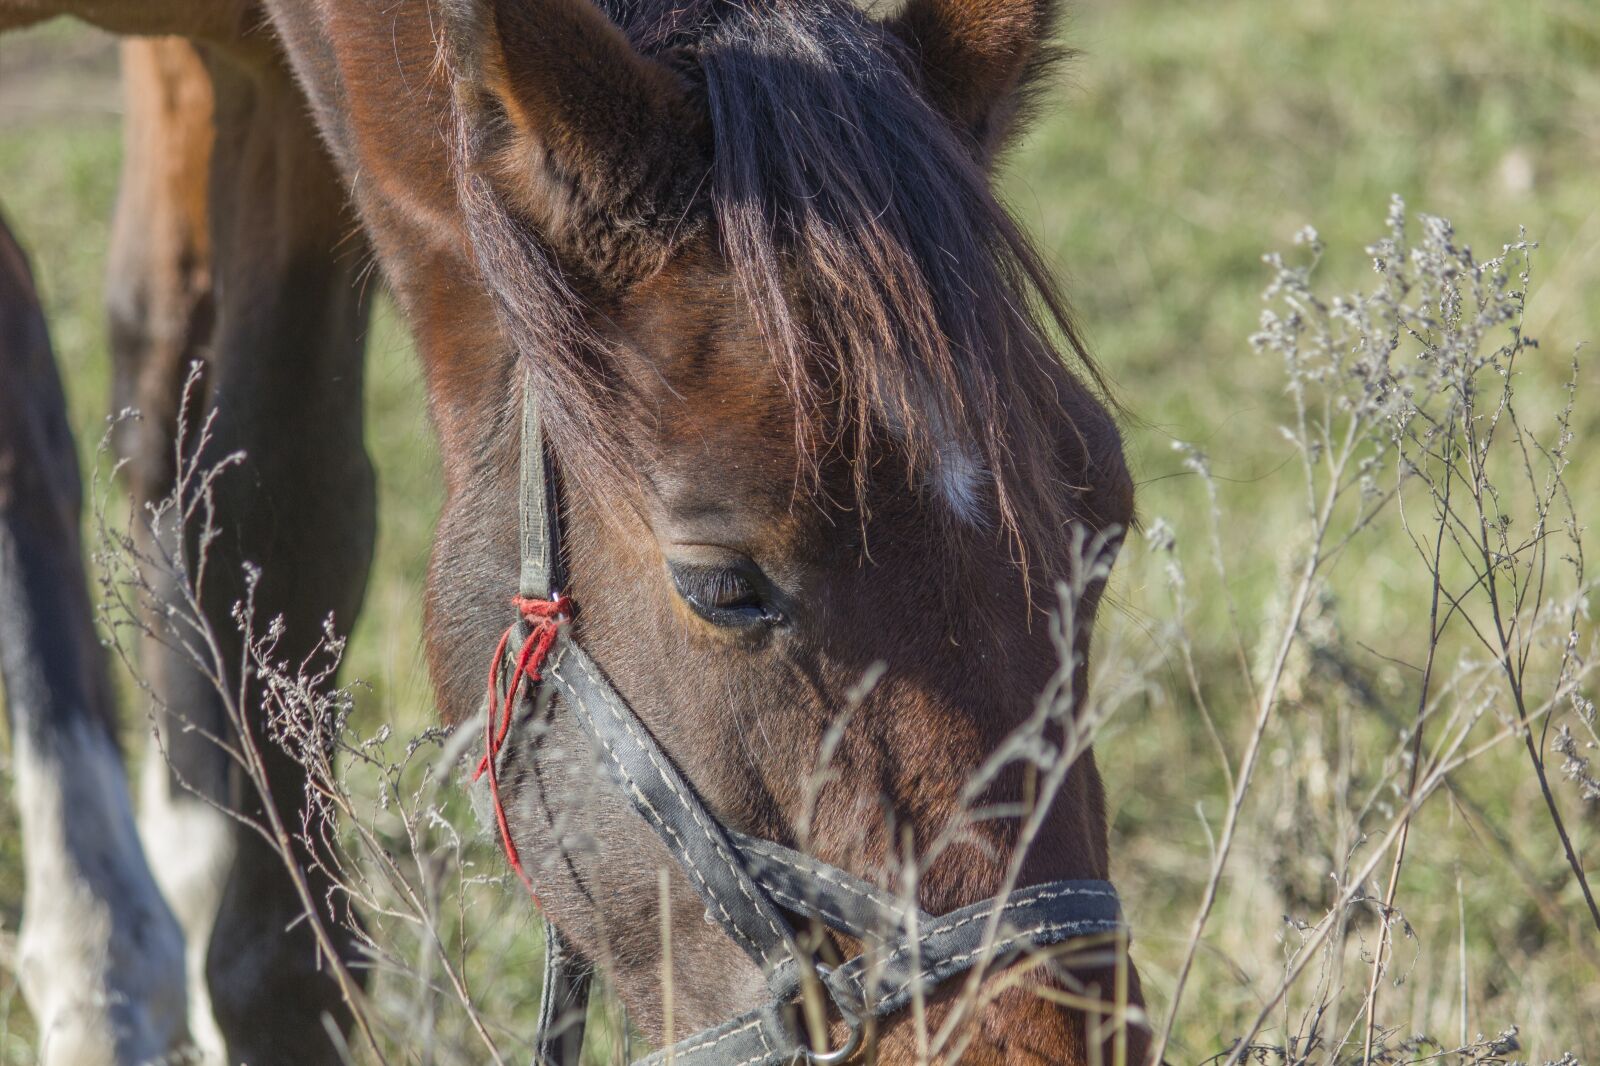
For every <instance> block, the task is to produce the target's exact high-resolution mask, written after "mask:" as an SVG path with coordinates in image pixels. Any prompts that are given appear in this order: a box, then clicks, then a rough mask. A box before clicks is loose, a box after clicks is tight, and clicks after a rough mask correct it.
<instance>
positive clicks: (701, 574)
mask: <svg viewBox="0 0 1600 1066" xmlns="http://www.w3.org/2000/svg"><path fill="white" fill-rule="evenodd" d="M667 570H668V571H669V572H670V573H671V575H672V584H673V586H674V587H675V588H676V589H677V590H678V595H680V596H682V597H683V601H684V602H685V603H687V604H688V605H689V607H690V609H691V610H693V611H694V613H695V614H698V615H699V616H700V617H701V618H704V619H705V620H706V621H708V622H710V623H711V624H712V625H716V626H725V627H727V628H730V629H742V628H745V627H748V626H756V625H775V624H776V623H778V622H781V621H783V615H782V614H781V613H779V612H778V611H777V610H776V609H775V608H774V607H772V605H771V604H770V603H769V602H768V601H767V598H766V596H764V595H763V593H762V586H763V585H764V584H765V582H763V581H761V579H760V577H759V576H758V575H757V574H754V573H751V572H749V571H748V570H747V569H746V568H743V567H736V566H704V565H695V564H690V563H668V564H667Z"/></svg>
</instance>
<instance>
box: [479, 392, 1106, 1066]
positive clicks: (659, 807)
mask: <svg viewBox="0 0 1600 1066" xmlns="http://www.w3.org/2000/svg"><path fill="white" fill-rule="evenodd" d="M521 468H522V474H521V477H522V483H521V489H520V491H519V494H518V495H519V510H520V519H519V524H520V534H521V537H520V541H521V551H522V565H521V575H520V581H519V590H518V591H519V594H518V596H517V597H516V598H515V600H514V603H515V605H516V606H517V609H518V611H519V614H520V618H519V619H518V620H517V621H516V622H514V623H513V624H512V625H511V627H510V628H509V629H507V630H506V633H505V636H503V637H502V638H501V640H500V644H499V647H498V648H497V649H496V651H495V655H494V661H493V663H492V664H491V666H490V671H489V686H488V688H489V691H488V696H487V698H486V709H485V716H484V717H485V726H484V736H485V742H484V755H483V758H482V760H481V761H480V762H479V764H478V767H477V770H476V772H475V773H474V774H473V789H472V791H473V800H474V806H475V808H476V809H477V812H478V817H479V820H480V821H481V822H483V823H484V824H485V826H486V827H490V826H492V827H493V830H494V831H495V832H496V833H497V835H498V836H499V837H500V843H501V846H502V848H503V849H504V851H505V854H506V859H507V861H508V862H509V863H510V864H511V867H512V869H513V870H514V871H516V873H517V876H518V878H519V879H520V880H521V881H522V883H523V884H524V886H526V888H527V889H528V892H529V894H530V895H532V896H533V898H534V902H535V903H538V894H537V892H536V890H535V886H534V883H533V880H532V878H531V877H530V876H529V874H528V872H527V870H526V868H525V867H524V866H523V864H522V859H521V856H520V855H519V853H518V851H517V848H516V845H515V843H514V842H513V841H512V838H511V830H510V825H509V823H508V822H507V820H506V814H505V808H504V806H503V805H502V803H501V799H500V784H499V762H500V757H501V755H502V754H503V752H504V751H505V749H506V746H507V743H508V741H509V740H510V739H512V737H513V736H514V735H515V731H516V729H517V727H518V726H519V725H520V724H521V723H523V722H526V721H528V720H530V719H531V718H532V717H534V714H535V711H536V704H537V702H538V699H537V697H538V695H539V694H540V691H541V689H540V686H545V687H547V688H548V690H549V691H550V692H551V693H553V694H554V695H556V696H559V697H560V699H561V703H562V706H564V707H565V708H567V710H568V711H569V713H571V714H572V716H573V719H574V721H575V722H576V724H577V725H578V726H579V728H580V729H581V730H582V732H583V733H584V735H585V736H586V737H587V738H588V740H589V743H590V744H591V746H592V747H593V749H594V752H595V756H596V760H597V761H598V762H599V764H600V765H601V766H602V767H603V768H604V770H605V773H606V775H607V776H608V777H609V778H610V780H611V782H612V783H613V784H614V785H615V786H616V787H617V788H618V789H619V790H620V791H621V792H622V794H623V795H624V796H626V797H627V799H628V800H629V802H630V803H631V804H632V805H633V808H634V810H635V811H636V812H637V813H638V814H639V816H640V817H641V818H643V819H644V821H645V822H646V823H648V824H649V826H650V827H651V828H652V829H654V830H655V832H656V834H657V835H658V836H659V837H660V838H661V840H662V842H663V843H664V844H665V845H666V846H667V849H668V851H669V852H670V853H671V855H672V857H673V859H674V861H675V862H677V864H678V866H679V867H680V868H681V869H682V870H683V872H684V874H685V875H686V876H687V878H688V880H689V883H690V884H691V885H693V887H694V888H695V890H696V891H697V892H698V893H699V895H700V898H701V900H702V901H703V902H704V903H705V907H706V912H705V913H706V918H707V920H708V921H711V922H715V923H716V924H717V925H718V926H720V927H721V928H722V930H723V931H724V932H725V933H726V934H727V935H728V937H729V938H730V939H731V940H733V941H734V943H736V944H737V945H739V947H740V948H741V949H742V950H743V951H744V952H745V954H746V955H748V956H749V957H750V958H751V959H752V960H753V961H754V962H755V963H756V965H757V966H759V967H760V969H761V972H762V974H763V975H764V977H765V979H766V985H767V991H768V997H767V1002H766V1004H765V1005H763V1006H762V1007H760V1008H758V1009H756V1010H753V1011H749V1012H747V1013H745V1014H741V1015H739V1016H738V1017H735V1018H732V1019H730V1020H728V1021H726V1022H724V1023H722V1024H721V1025H718V1026H715V1027H713V1028H711V1029H707V1030H705V1031H704V1032H701V1033H698V1034H696V1035H694V1036H691V1037H689V1038H687V1039H685V1040H681V1041H679V1042H678V1043H676V1044H674V1045H673V1046H671V1047H669V1048H664V1049H662V1050H661V1051H657V1052H656V1053H654V1054H653V1055H649V1056H647V1057H646V1058H643V1059H640V1060H638V1062H637V1063H635V1064H634V1066H665V1064H666V1063H668V1062H669V1061H670V1062H672V1063H675V1064H677V1066H780V1064H794V1063H815V1064H820V1066H827V1064H832V1063H843V1062H844V1061H846V1060H847V1059H849V1058H850V1057H851V1056H853V1055H854V1054H855V1053H856V1051H857V1050H858V1049H859V1047H860V1043H861V1034H862V1027H863V1024H864V1022H865V1020H866V1019H868V1018H881V1017H884V1016H887V1015H890V1014H893V1013H894V1012H896V1011H899V1010H901V1009H903V1008H904V1007H906V1006H907V1005H908V1004H910V1003H911V1002H912V1000H913V999H914V998H915V997H917V996H919V995H925V994H928V993H931V992H932V991H933V990H934V989H935V988H936V987H937V986H938V985H939V984H941V983H942V982H944V981H947V980H949V979H951V978H953V977H956V976H957V975H959V974H962V973H964V972H966V971H968V970H970V969H971V968H973V967H974V966H979V965H988V964H991V963H995V964H999V965H1004V964H1005V963H1007V962H1008V961H1010V960H1012V959H1014V958H1016V957H1017V956H1019V955H1021V954H1024V953H1026V952H1028V951H1030V950H1036V949H1039V948H1044V947H1048V946H1050V945H1053V944H1059V943H1061V942H1063V941H1066V940H1071V939H1077V938H1083V937H1091V936H1103V935H1106V934H1113V933H1121V932H1122V931H1123V929H1124V926H1123V924H1122V913H1121V907H1120V905H1119V903H1118V900H1117V893H1116V889H1114V888H1113V887H1112V886H1111V885H1110V884H1109V883H1108V882H1105V881H1091V880H1081V881H1054V882H1051V883H1049V884H1044V885H1035V886H1033V887H1030V888H1020V889H1016V890H1015V891H1013V892H1011V893H1010V894H1008V895H1007V896H1005V897H1004V898H996V899H989V900H985V901H984V902H982V903H976V904H973V905H972V906H970V907H963V908H961V909H959V910H956V911H952V912H951V913H949V914H944V915H939V916H934V915H930V914H926V913H924V912H923V911H921V910H920V909H917V908H915V907H914V906H912V905H910V904H909V903H907V902H906V901H905V900H902V899H899V898H897V897H895V896H893V895H891V894H889V893H887V892H884V891H882V890H880V889H878V888H877V887H876V886H874V885H871V884H869V883H868V882H866V881H863V880H862V879H860V878H858V877H854V876H852V875H850V874H848V873H846V872H845V871H843V870H840V869H838V868H837V867H834V866H830V865H828V864H827V863H824V862H821V861H820V860H817V859H814V858H812V857H811V856H809V855H805V854H803V853H801V852H798V851H795V850H793V849H791V848H786V847H783V846H782V845H779V844H775V843H772V842H771V841H766V840H759V839H756V838H754V837H748V836H745V835H743V834H741V833H738V832H735V831H734V830H732V829H730V828H728V827H727V826H725V825H723V824H722V823H721V822H720V821H718V820H717V818H716V817H715V816H714V815H713V814H711V812H710V811H708V810H707V809H706V807H705V805H704V803H702V802H701V800H700V798H699V796H698V795H697V794H696V793H695V790H694V788H693V787H692V786H691V785H690V784H689V782H688V781H686V780H685V779H684V777H683V775H682V774H681V773H679V771H678V769H677V766H676V764H674V762H673V761H672V758H671V757H670V756H669V755H668V754H667V753H666V752H665V751H663V750H662V749H661V747H660V746H659V745H658V744H657V743H656V741H655V738H654V737H652V736H651V734H650V731H649V729H648V728H646V726H645V724H644V723H643V722H642V721H640V719H639V718H638V716H637V715H635V714H634V712H633V710H632V708H630V707H629V706H628V702H627V700H625V699H623V698H622V696H621V694H620V693H618V692H617V690H616V689H615V688H614V687H613V686H612V684H611V683H610V681H608V680H607V679H606V677H605V674H604V672H603V671H602V670H601V669H600V667H599V666H598V665H597V664H596V663H595V662H594V660H593V659H591V658H590V657H589V656H588V654H587V653H585V652H584V650H583V648H582V647H580V646H579V645H578V643H577V642H576V641H575V640H573V639H572V638H571V637H570V636H569V635H568V632H567V629H566V622H567V621H568V619H570V618H571V616H572V605H571V603H570V601H569V600H568V599H567V598H566V597H565V596H564V595H563V594H562V593H560V592H559V591H557V588H558V585H557V581H556V577H557V573H558V568H559V565H560V541H559V535H560V529H559V521H558V515H557V510H556V487H555V477H554V471H553V469H552V467H551V464H550V460H549V455H548V452H547V450H546V448H545V445H544V435H543V431H542V429H541V426H540V422H539V414H538V409H537V407H536V405H535V401H534V396H533V388H532V385H531V383H530V379H529V378H528V377H527V376H526V375H525V376H524V378H523V384H522V449H521ZM524 681H526V682H527V684H524V683H523V682H524ZM541 909H542V908H541ZM786 912H787V913H793V914H798V915H801V916H803V917H805V918H808V919H811V920H814V921H820V922H822V923H823V924H824V925H826V926H827V927H828V928H830V929H832V930H834V931H835V932H838V933H842V934H845V935H846V936H849V937H853V938H855V939H856V940H857V941H858V942H860V943H861V944H862V945H864V947H865V948H866V950H865V951H864V953H863V954H862V955H860V956H858V957H856V958H854V959H851V960H850V961H849V962H846V963H845V964H843V965H842V966H838V967H827V966H824V965H821V964H820V963H819V962H817V961H816V960H815V959H813V958H812V956H811V955H810V954H809V953H807V952H804V951H802V950H801V949H800V948H799V947H797V946H796V938H795V935H794V931H793V929H792V927H791V926H790V924H789V919H788V917H787V914H786ZM545 945H546V950H545V965H544V988H543V992H542V993H541V996H540V1006H539V1028H538V1032H537V1034H536V1048H537V1051H536V1058H535V1066H577V1063H578V1057H579V1052H580V1051H581V1050H582V1045H583V1015H584V1011H585V1009H586V1006H587V1004H588V997H589V970H588V969H587V968H586V967H584V966H583V965H582V963H581V960H578V959H576V958H574V956H573V954H572V953H571V951H570V950H569V948H568V946H567V944H566V943H565V942H564V940H563V939H562V937H561V934H560V932H559V930H557V929H556V927H555V926H554V925H553V924H552V923H551V922H550V920H549V917H548V916H546V917H545ZM807 982H813V983H814V984H817V983H819V984H820V986H821V988H822V989H823V990H824V991H825V992H826V994H827V997H828V999H829V1000H831V1003H832V1008H833V1010H834V1011H835V1012H836V1013H837V1014H838V1015H839V1016H840V1017H841V1018H843V1019H844V1021H845V1023H846V1026H847V1029H848V1036H847V1038H846V1039H845V1041H844V1042H843V1044H841V1046H839V1047H837V1048H833V1049H830V1050H827V1051H815V1050H813V1049H812V1048H811V1047H810V1046H809V1045H808V1044H806V1042H805V1041H804V1040H802V1039H801V1038H799V1037H798V1036H797V1035H796V1033H795V1026H794V1025H793V1024H792V1022H791V1020H790V1018H789V1017H786V1014H790V1015H792V1013H793V1010H794V1008H795V1006H796V1004H797V1003H798V1001H799V999H800V996H801V991H802V987H803V985H804V984H805V983H807Z"/></svg>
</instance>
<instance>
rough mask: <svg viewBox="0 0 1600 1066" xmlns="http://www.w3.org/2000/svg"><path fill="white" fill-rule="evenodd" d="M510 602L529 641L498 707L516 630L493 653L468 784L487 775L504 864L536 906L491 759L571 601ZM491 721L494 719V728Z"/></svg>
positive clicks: (518, 599) (558, 597) (557, 597)
mask: <svg viewBox="0 0 1600 1066" xmlns="http://www.w3.org/2000/svg"><path fill="white" fill-rule="evenodd" d="M511 602H512V603H513V604H515V605H516V608H517V610H518V611H520V612H521V614H522V620H523V621H525V622H527V623H528V639H527V640H525V641H523V642H522V650H521V651H520V652H518V653H517V665H516V667H515V668H514V669H513V670H512V672H511V683H510V685H509V686H508V688H507V689H506V702H505V706H504V708H503V709H502V707H501V706H500V696H499V686H498V685H497V684H495V682H496V681H497V680H498V677H499V673H500V663H501V661H502V660H503V659H504V657H505V654H506V646H507V645H508V644H510V642H511V631H512V630H513V629H515V628H516V627H515V626H509V627H507V629H506V631H505V633H504V634H503V635H502V636H501V637H500V643H499V645H498V646H497V647H496V648H495V649H494V661H493V662H491V663H490V664H489V713H488V715H487V717H486V719H485V721H484V730H483V732H484V741H485V743H484V754H483V758H482V759H481V760H479V762H478V768H477V770H475V771H473V774H472V780H474V781H476V780H478V778H480V777H482V776H483V775H484V773H485V772H486V771H487V772H488V774H489V800H490V803H491V804H492V805H493V807H494V820H495V822H497V823H498V824H499V826H500V843H501V844H502V845H504V846H505V849H506V860H507V861H508V862H510V863H511V868H512V869H513V870H515V871H516V872H517V877H519V878H520V879H521V880H522V884H523V886H524V887H525V888H527V890H528V894H529V895H531V896H532V897H533V902H534V903H535V904H538V903H539V893H538V892H537V891H536V890H535V889H534V887H533V879H532V878H530V877H529V876H528V871H527V870H525V869H523V868H522V858H521V856H519V855H518V854H517V845H516V844H515V843H514V842H513V841H512V839H511V826H510V824H509V823H508V822H507V821H506V809H505V807H504V806H503V805H502V804H501V802H500V778H499V775H498V773H497V772H496V770H495V756H497V755H499V754H500V748H501V746H502V745H504V744H505V742H506V734H507V733H509V732H510V731H511V717H512V713H513V711H514V710H515V708H516V706H517V691H518V689H519V688H520V687H521V685H522V679H523V678H527V679H528V681H529V683H530V684H531V683H532V682H536V681H538V680H540V676H541V675H540V671H541V670H542V669H543V668H544V660H545V657H546V656H548V655H549V654H550V649H551V648H552V647H553V646H554V645H555V642H556V633H557V632H558V631H559V630H560V629H561V626H562V624H563V623H565V622H566V621H567V619H569V618H571V617H572V612H571V607H572V601H571V600H570V599H568V598H567V597H566V596H565V595H563V594H562V593H559V592H558V593H556V594H555V596H554V597H553V598H551V599H548V600H540V599H533V598H531V597H526V596H516V597H513V599H512V601H511ZM496 719H498V720H499V721H498V728H497V727H496Z"/></svg>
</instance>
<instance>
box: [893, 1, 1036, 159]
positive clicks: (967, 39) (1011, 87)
mask: <svg viewBox="0 0 1600 1066" xmlns="http://www.w3.org/2000/svg"><path fill="white" fill-rule="evenodd" d="M1054 9H1055V5H1054V3H1053V2H1052V0H909V2H908V3H907V4H906V6H905V8H904V9H903V10H902V11H901V12H900V14H898V15H897V16H895V17H894V18H892V19H891V20H889V23H888V25H889V28H890V30H891V31H892V32H893V33H894V34H895V35H896V36H897V37H899V38H900V40H901V41H902V42H903V43H904V44H905V45H906V46H907V47H908V48H909V49H910V50H911V54H912V57H913V59H914V61H915V62H916V64H917V70H918V73H920V75H921V77H922V84H923V87H924V90H925V91H926V92H927V94H928V97H929V99H930V100H931V101H932V103H933V104H934V106H935V107H937V108H939V110H940V111H942V112H943V113H944V114H945V115H946V116H947V117H948V118H949V119H950V121H951V122H953V123H955V125H956V126H957V128H959V129H961V130H963V131H965V132H967V133H969V134H970V135H971V136H972V138H973V139H974V140H975V141H976V142H977V144H978V146H979V147H980V148H981V150H982V151H983V154H984V156H985V157H986V158H988V157H990V156H992V155H994V154H995V153H996V152H998V151H999V150H1000V149H1002V148H1003V147H1004V146H1005V141H1006V138H1007V135H1008V134H1009V133H1010V132H1011V131H1012V130H1013V129H1014V128H1015V127H1016V126H1017V124H1018V121H1017V120H1018V116H1019V113H1020V112H1021V111H1023V110H1024V109H1025V108H1026V105H1027V103H1028V97H1029V90H1030V89H1032V88H1033V86H1034V84H1035V83H1036V82H1037V80H1038V78H1039V76H1040V75H1041V74H1042V73H1043V72H1044V71H1045V70H1046V69H1047V68H1048V67H1049V65H1050V63H1051V61H1052V60H1053V59H1055V58H1056V55H1057V54H1058V51H1057V49H1054V48H1052V47H1050V46H1049V45H1048V44H1047V43H1046V38H1047V37H1048V36H1049V34H1050V31H1051V29H1052V27H1053V25H1054V21H1055V20H1054V14H1055V10H1054Z"/></svg>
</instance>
